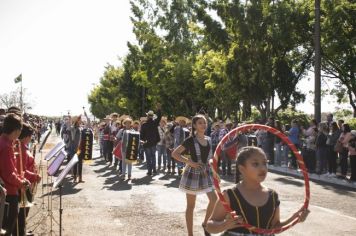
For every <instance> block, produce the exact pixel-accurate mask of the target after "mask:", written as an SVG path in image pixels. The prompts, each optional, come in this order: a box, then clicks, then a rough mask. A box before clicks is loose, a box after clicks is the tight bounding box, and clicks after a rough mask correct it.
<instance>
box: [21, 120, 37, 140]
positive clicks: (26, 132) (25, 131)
mask: <svg viewBox="0 0 356 236" xmlns="http://www.w3.org/2000/svg"><path fill="white" fill-rule="evenodd" d="M33 132H34V130H33V128H32V127H31V126H30V125H29V124H27V123H23V124H22V130H21V134H20V136H19V139H23V138H27V137H29V136H32V134H33Z"/></svg>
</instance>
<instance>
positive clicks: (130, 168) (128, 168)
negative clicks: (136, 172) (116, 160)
mask: <svg viewBox="0 0 356 236" xmlns="http://www.w3.org/2000/svg"><path fill="white" fill-rule="evenodd" d="M123 154H125V155H123V156H126V153H123ZM121 163H122V174H123V175H126V167H127V174H128V176H131V172H132V163H130V162H127V160H126V158H124V157H123V158H122V162H121Z"/></svg>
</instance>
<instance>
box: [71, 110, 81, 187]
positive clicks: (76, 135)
mask: <svg viewBox="0 0 356 236" xmlns="http://www.w3.org/2000/svg"><path fill="white" fill-rule="evenodd" d="M80 124H81V116H78V117H77V118H76V119H74V122H73V125H72V127H71V129H70V134H71V139H70V149H69V155H70V159H72V158H73V156H74V155H75V154H76V153H77V152H78V149H79V144H80V140H81V128H80ZM80 156H81V155H78V160H79V161H78V163H77V164H75V165H74V167H73V178H74V180H73V181H74V183H76V182H77V177H78V176H77V174H78V175H79V182H83V180H82V168H83V158H80Z"/></svg>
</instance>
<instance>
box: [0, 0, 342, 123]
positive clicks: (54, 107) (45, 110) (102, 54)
mask: <svg viewBox="0 0 356 236" xmlns="http://www.w3.org/2000/svg"><path fill="white" fill-rule="evenodd" d="M130 14H131V12H130V4H129V0H0V79H1V85H0V94H3V93H9V92H10V91H13V90H15V89H16V88H18V87H19V84H15V83H14V79H15V78H16V77H17V76H18V75H19V74H21V73H22V78H23V87H24V88H25V89H26V93H27V94H25V99H26V100H27V101H29V102H30V103H31V107H32V110H31V111H30V112H31V113H33V114H39V115H50V116H59V115H64V114H67V113H68V112H70V114H73V115H79V114H81V113H83V108H82V107H83V106H84V107H86V111H87V112H88V110H89V104H88V100H87V97H88V94H89V93H90V91H91V89H92V88H93V87H94V86H95V84H98V83H99V80H100V77H101V76H102V75H103V73H104V71H105V66H106V65H107V64H108V63H109V64H112V65H119V64H120V60H119V58H123V57H124V56H125V55H126V54H127V52H128V49H127V42H128V41H130V42H134V41H135V38H134V35H133V33H132V23H131V21H130ZM298 88H299V89H301V90H302V91H303V92H305V93H307V92H308V91H309V90H312V88H313V80H310V81H308V80H307V79H304V80H303V81H301V82H300V83H299V84H298ZM312 100H313V98H312V97H310V96H308V97H307V100H306V102H305V103H304V104H301V105H299V106H298V107H297V108H299V109H301V110H303V111H305V112H307V113H313V106H312V104H311V102H312ZM330 100H332V99H330V98H325V99H323V102H322V111H323V112H329V111H333V110H334V109H335V106H336V104H335V103H332V102H331V101H330Z"/></svg>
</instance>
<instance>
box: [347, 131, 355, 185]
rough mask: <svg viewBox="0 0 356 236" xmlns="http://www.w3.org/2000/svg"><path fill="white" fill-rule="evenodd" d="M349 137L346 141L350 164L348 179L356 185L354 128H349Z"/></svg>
mask: <svg viewBox="0 0 356 236" xmlns="http://www.w3.org/2000/svg"><path fill="white" fill-rule="evenodd" d="M350 133H351V138H350V141H349V143H348V149H349V158H350V165H351V177H350V181H351V182H352V183H353V185H356V130H351V132H350Z"/></svg>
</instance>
